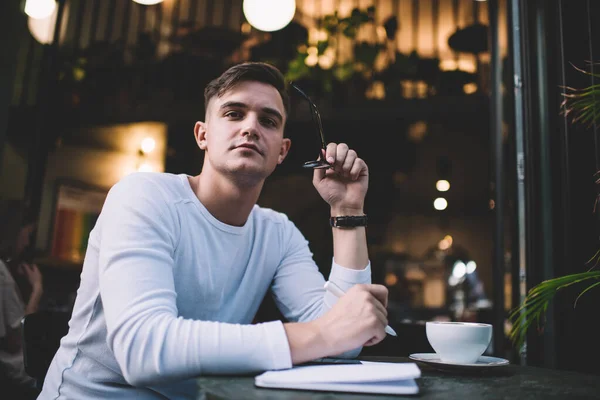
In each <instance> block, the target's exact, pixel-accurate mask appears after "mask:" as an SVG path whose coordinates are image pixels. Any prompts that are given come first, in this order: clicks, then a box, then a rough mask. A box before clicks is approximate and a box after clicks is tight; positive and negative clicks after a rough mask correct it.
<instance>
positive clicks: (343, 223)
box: [329, 215, 367, 228]
mask: <svg viewBox="0 0 600 400" xmlns="http://www.w3.org/2000/svg"><path fill="white" fill-rule="evenodd" d="M329 225H331V226H332V227H333V228H355V227H357V226H367V216H366V215H342V216H338V217H331V218H329Z"/></svg>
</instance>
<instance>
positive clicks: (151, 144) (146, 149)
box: [140, 137, 156, 154]
mask: <svg viewBox="0 0 600 400" xmlns="http://www.w3.org/2000/svg"><path fill="white" fill-rule="evenodd" d="M155 147H156V141H155V140H154V139H152V138H151V137H147V138H145V139H144V140H142V144H141V145H140V148H141V149H142V153H144V154H148V153H151V152H152V150H154V148H155Z"/></svg>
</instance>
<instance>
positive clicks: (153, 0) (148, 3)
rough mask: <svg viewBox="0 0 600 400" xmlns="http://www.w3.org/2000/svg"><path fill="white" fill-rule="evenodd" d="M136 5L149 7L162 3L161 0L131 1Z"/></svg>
mask: <svg viewBox="0 0 600 400" xmlns="http://www.w3.org/2000/svg"><path fill="white" fill-rule="evenodd" d="M133 1H135V2H136V3H138V4H143V5H145V6H151V5H153V4H158V3H162V1H163V0H133Z"/></svg>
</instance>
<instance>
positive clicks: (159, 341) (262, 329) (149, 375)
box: [108, 313, 291, 386]
mask: <svg viewBox="0 0 600 400" xmlns="http://www.w3.org/2000/svg"><path fill="white" fill-rule="evenodd" d="M108 343H109V347H110V348H111V349H112V351H113V353H114V355H115V358H116V359H117V362H118V363H119V365H120V367H121V371H122V373H123V376H124V377H125V379H126V381H127V382H129V383H130V384H132V385H134V386H148V385H153V384H156V383H159V382H168V381H175V380H181V379H187V378H191V377H194V376H199V375H207V374H223V373H226V374H231V373H250V372H258V371H264V370H269V369H282V368H289V367H291V362H290V359H289V353H288V343H287V342H286V340H285V330H284V328H283V327H282V324H281V323H280V322H269V323H264V324H256V325H239V324H229V323H221V322H212V321H197V320H188V319H183V318H177V317H175V316H173V315H170V314H169V313H163V314H158V315H153V316H147V317H145V318H144V317H127V318H126V319H124V321H123V323H121V324H119V326H118V327H117V328H116V329H115V330H114V331H112V332H110V331H109V335H108Z"/></svg>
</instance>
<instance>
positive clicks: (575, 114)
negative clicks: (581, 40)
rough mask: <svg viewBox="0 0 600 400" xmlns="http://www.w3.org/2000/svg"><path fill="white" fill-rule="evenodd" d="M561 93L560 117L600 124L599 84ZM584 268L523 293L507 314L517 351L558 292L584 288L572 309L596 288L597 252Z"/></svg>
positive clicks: (598, 274)
mask: <svg viewBox="0 0 600 400" xmlns="http://www.w3.org/2000/svg"><path fill="white" fill-rule="evenodd" d="M590 65H592V64H590ZM573 67H574V68H575V69H576V70H578V71H579V72H581V73H584V74H586V75H589V76H593V77H596V78H600V75H598V74H594V73H592V72H589V71H586V70H583V69H580V68H577V67H575V66H573ZM564 90H565V92H564V93H563V97H564V101H563V102H562V104H561V107H562V108H563V112H562V113H563V114H564V115H565V116H566V117H570V118H572V122H573V123H582V124H585V125H587V126H591V125H592V124H594V123H597V122H599V121H600V84H592V85H590V86H588V87H586V88H584V89H575V88H571V87H565V88H564ZM599 174H600V171H597V172H596V176H598V175H599ZM596 184H598V185H600V179H598V180H597V181H596ZM599 201H600V195H599V197H597V198H596V203H595V205H594V212H595V211H596V206H597V205H598V203H599ZM586 264H588V265H589V264H592V267H591V268H590V269H589V270H588V271H587V272H582V273H577V274H570V275H565V276H562V277H557V278H553V279H549V280H547V281H544V282H542V283H540V284H538V285H536V286H534V287H533V288H531V290H530V291H529V292H528V293H527V296H526V297H525V300H524V301H523V303H522V304H521V305H520V306H519V307H518V308H517V309H515V310H514V311H512V312H511V314H510V315H509V319H510V320H511V321H513V326H512V328H511V331H510V334H509V337H510V339H511V340H512V341H513V343H514V344H515V345H516V346H517V348H519V349H520V348H521V347H522V346H523V344H524V343H525V338H526V336H527V331H528V329H529V328H530V327H532V324H534V323H535V324H537V326H538V328H539V329H541V327H542V326H543V323H544V317H545V314H546V311H547V309H548V305H549V304H550V301H551V300H552V299H553V298H554V296H555V295H556V293H557V292H558V291H559V290H561V289H564V288H566V287H569V286H571V285H575V284H579V283H582V284H584V286H585V287H584V288H583V289H582V291H581V292H580V293H579V295H578V296H577V298H576V299H575V302H574V305H573V306H574V307H575V306H576V305H577V302H578V300H579V299H580V298H581V296H583V295H584V294H585V293H587V292H588V291H589V290H591V289H593V288H595V287H597V286H600V270H598V269H597V268H596V267H597V266H598V264H600V250H598V251H597V252H596V254H594V256H593V257H592V258H591V259H590V260H589V261H588V262H587V263H586Z"/></svg>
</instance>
